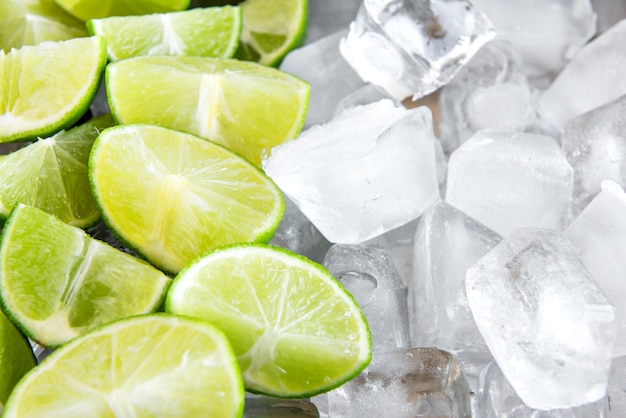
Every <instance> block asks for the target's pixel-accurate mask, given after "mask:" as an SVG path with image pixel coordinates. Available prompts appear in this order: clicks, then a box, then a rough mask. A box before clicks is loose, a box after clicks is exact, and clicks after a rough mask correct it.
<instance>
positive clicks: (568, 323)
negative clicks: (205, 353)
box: [466, 229, 616, 409]
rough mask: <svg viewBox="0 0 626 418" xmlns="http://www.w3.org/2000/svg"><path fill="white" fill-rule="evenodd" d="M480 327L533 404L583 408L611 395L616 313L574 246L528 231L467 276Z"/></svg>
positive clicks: (559, 236)
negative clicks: (609, 390)
mask: <svg viewBox="0 0 626 418" xmlns="http://www.w3.org/2000/svg"><path fill="white" fill-rule="evenodd" d="M466 288H467V297H468V300H469V304H470V307H471V309H472V313H473V315H474V319H475V320H476V324H477V325H478V329H479V330H480V332H481V334H482V335H483V337H484V338H485V341H486V343H487V345H488V346H489V349H490V351H491V354H493V356H494V358H495V360H496V361H497V363H498V366H499V367H500V368H501V369H502V372H503V373H504V375H505V376H506V378H507V379H508V381H509V382H510V383H511V385H512V386H513V388H514V389H515V391H516V392H517V394H518V395H519V397H520V398H521V399H522V400H523V401H524V403H525V404H526V405H528V406H529V407H531V408H535V409H559V408H571V407H575V406H580V405H583V404H585V403H590V402H595V401H597V400H599V399H601V398H602V397H603V396H604V395H605V392H606V385H607V380H608V373H609V368H610V364H611V354H612V348H613V344H614V342H615V332H616V331H615V314H614V309H613V307H612V306H611V305H610V303H609V301H608V300H607V298H606V296H605V295H604V294H603V293H602V291H601V290H600V288H599V287H598V285H597V284H596V282H595V280H594V279H593V278H592V277H591V275H590V274H589V272H588V271H587V269H586V268H585V267H584V265H583V263H582V261H580V259H579V258H578V256H577V254H576V252H575V251H574V249H573V248H572V246H571V244H570V243H569V241H568V240H567V239H566V238H565V237H564V236H563V235H562V234H561V233H559V232H557V231H551V230H538V229H521V230H518V231H516V232H515V233H513V234H511V235H510V236H509V237H507V238H505V239H504V240H503V241H502V242H500V244H498V245H497V246H496V247H495V248H494V249H493V250H491V251H490V252H489V253H488V254H487V255H485V256H484V257H483V258H481V259H480V261H479V262H478V263H476V264H475V265H474V266H472V267H470V268H469V269H468V271H467V275H466Z"/></svg>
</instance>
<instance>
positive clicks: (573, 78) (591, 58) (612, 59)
mask: <svg viewBox="0 0 626 418" xmlns="http://www.w3.org/2000/svg"><path fill="white" fill-rule="evenodd" d="M624 44H626V20H622V21H620V22H619V23H617V24H616V25H615V26H613V27H612V28H610V29H609V30H607V31H606V32H604V33H603V34H602V35H600V36H599V37H597V38H595V39H594V40H592V41H591V42H589V43H588V44H586V45H585V46H584V47H583V48H581V49H580V50H579V51H578V53H577V54H576V55H575V56H574V58H573V59H572V60H571V61H570V62H569V63H568V64H567V66H565V68H564V69H563V71H561V73H560V74H559V76H558V77H557V78H556V79H555V80H554V82H553V83H552V84H550V86H549V87H548V89H547V90H545V91H544V92H543V94H542V95H541V98H540V99H539V104H538V112H539V115H540V116H541V117H542V118H543V119H545V120H546V121H547V122H549V123H551V124H553V125H554V126H556V127H559V128H562V127H563V126H564V125H565V123H566V122H567V121H568V120H570V119H572V118H573V117H575V116H578V115H581V114H583V113H585V112H588V111H590V110H592V109H594V108H596V107H599V106H602V105H603V104H605V103H608V102H610V101H612V100H615V99H617V98H618V97H620V96H623V95H624V94H626V77H624V76H623V75H624V73H625V72H626V49H625V48H624V47H623V46H624Z"/></svg>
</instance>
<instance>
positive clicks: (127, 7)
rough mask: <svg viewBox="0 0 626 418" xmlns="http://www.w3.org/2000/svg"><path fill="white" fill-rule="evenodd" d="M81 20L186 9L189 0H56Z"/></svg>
mask: <svg viewBox="0 0 626 418" xmlns="http://www.w3.org/2000/svg"><path fill="white" fill-rule="evenodd" d="M55 1H56V2H57V4H58V5H59V6H61V7H62V8H63V9H65V10H66V11H67V12H68V13H70V14H71V15H73V16H75V17H77V18H78V19H80V20H83V21H88V20H90V19H100V18H103V17H109V16H129V15H144V14H149V13H165V12H175V11H179V10H185V9H186V8H187V7H189V0H55Z"/></svg>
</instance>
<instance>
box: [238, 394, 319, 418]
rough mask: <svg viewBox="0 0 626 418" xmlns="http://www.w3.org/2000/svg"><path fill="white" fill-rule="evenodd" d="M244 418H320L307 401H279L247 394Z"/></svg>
mask: <svg viewBox="0 0 626 418" xmlns="http://www.w3.org/2000/svg"><path fill="white" fill-rule="evenodd" d="M243 418H319V413H318V411H317V408H316V407H315V405H314V404H313V403H312V402H311V401H309V400H306V399H277V398H270V397H266V396H254V395H250V394H246V399H245V407H244V410H243Z"/></svg>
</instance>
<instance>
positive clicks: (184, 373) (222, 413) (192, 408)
mask: <svg viewBox="0 0 626 418" xmlns="http://www.w3.org/2000/svg"><path fill="white" fill-rule="evenodd" d="M242 410H243V386H242V384H241V375H240V373H239V369H238V367H237V362H236V359H235V357H234V355H233V352H232V348H231V347H230V346H229V344H228V341H227V340H226V338H225V337H224V335H223V334H222V333H221V332H220V331H219V330H218V329H216V328H215V327H213V326H212V325H210V324H208V323H203V322H200V321H195V320H192V319H188V318H180V317H175V316H169V315H163V314H155V315H144V316H139V317H134V318H129V319H125V320H121V321H118V322H115V323H112V324H109V325H107V326H104V327H102V328H99V329H97V330H94V331H93V332H91V333H89V334H87V335H84V336H82V337H80V338H77V339H75V340H74V341H72V342H70V343H69V344H67V345H65V346H63V347H61V348H60V349H58V350H57V351H55V352H54V353H52V354H51V355H50V356H49V357H48V358H47V359H46V360H44V361H43V362H42V363H41V364H40V365H39V366H38V367H37V368H35V369H34V370H33V371H32V372H30V373H29V374H28V375H27V376H26V377H25V378H24V379H23V380H22V381H21V382H20V383H19V384H18V385H17V386H16V388H15V390H14V391H13V393H12V394H11V396H10V398H9V401H8V402H7V405H6V409H5V411H4V415H3V417H4V418H17V417H19V418H58V417H64V418H79V417H80V418H84V417H91V418H105V417H106V418H110V417H134V418H149V417H150V418H153V417H164V418H167V417H170V418H174V417H176V418H196V417H216V418H217V417H220V418H229V417H240V416H241V413H242Z"/></svg>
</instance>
